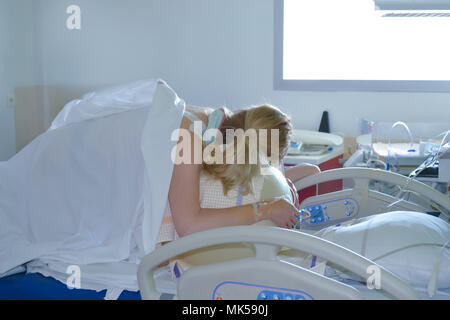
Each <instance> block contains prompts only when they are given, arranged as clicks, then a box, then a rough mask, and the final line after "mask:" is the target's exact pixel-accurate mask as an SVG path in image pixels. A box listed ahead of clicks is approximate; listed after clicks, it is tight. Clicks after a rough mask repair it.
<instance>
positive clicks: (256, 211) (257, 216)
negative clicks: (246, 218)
mask: <svg viewBox="0 0 450 320" xmlns="http://www.w3.org/2000/svg"><path fill="white" fill-rule="evenodd" d="M267 204H269V202H268V201H264V202H257V203H253V204H252V207H253V212H254V217H255V221H259V220H260V218H261V215H262V214H261V212H259V208H260V207H262V206H265V205H267Z"/></svg>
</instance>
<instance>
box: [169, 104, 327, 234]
mask: <svg viewBox="0 0 450 320" xmlns="http://www.w3.org/2000/svg"><path fill="white" fill-rule="evenodd" d="M222 110H223V111H222V112H223V119H222V121H220V124H219V126H218V128H217V129H218V131H219V132H220V133H219V135H221V136H222V137H223V139H225V136H226V132H225V131H226V130H227V129H233V130H237V129H242V130H244V131H245V130H248V129H255V130H257V131H259V130H260V129H266V130H268V131H270V130H271V129H276V130H278V132H279V143H278V145H279V150H270V147H269V148H268V150H266V151H268V152H266V154H271V151H273V152H277V153H278V154H279V158H280V160H281V159H282V158H283V157H284V155H285V154H286V151H287V148H288V146H289V143H290V141H289V135H290V132H291V124H290V120H289V118H288V117H287V116H286V115H285V114H284V113H282V112H281V111H280V110H279V109H277V108H276V107H273V106H270V105H262V106H259V107H251V108H248V109H244V110H239V111H236V112H231V111H229V110H227V109H222ZM217 113H218V110H212V109H209V108H208V109H202V108H196V107H187V110H186V113H185V116H184V117H183V120H182V123H181V128H182V129H185V130H188V129H189V128H192V124H193V120H195V119H198V121H202V122H203V124H204V125H205V126H206V127H208V122H209V121H211V119H212V117H213V116H214V115H216V114H217ZM219 114H220V112H219ZM186 115H187V116H186ZM192 115H194V117H193V116H192ZM188 132H189V134H190V137H189V138H190V140H191V141H196V142H197V143H200V144H201V142H200V141H199V140H201V137H199V136H198V135H196V134H195V133H194V132H192V130H189V131H188ZM269 138H270V137H269ZM181 141H182V139H180V142H181ZM180 142H179V143H180ZM222 143H225V141H224V140H223V141H222ZM267 145H269V146H270V139H269V141H267ZM246 146H247V148H246V151H247V153H248V152H249V148H248V145H246ZM191 154H194V147H192V153H191ZM246 160H247V161H246V163H245V164H235V163H234V164H233V163H232V164H215V163H213V164H206V163H205V162H203V163H202V164H194V163H193V162H194V161H191V163H180V164H175V165H174V169H173V174H172V180H171V184H170V190H169V202H170V209H171V214H172V217H173V222H174V225H175V229H176V231H177V233H178V235H179V236H184V235H187V234H190V233H193V232H198V231H202V230H206V229H211V228H217V227H224V226H234V225H250V224H254V223H255V222H258V221H260V220H271V221H272V222H273V223H274V224H275V225H277V226H279V227H284V228H291V227H292V226H293V224H295V223H296V221H297V215H298V209H297V208H298V206H299V203H298V198H297V191H296V190H295V187H294V185H293V183H292V182H291V180H294V181H296V180H299V179H301V178H303V177H306V176H309V175H312V174H315V173H317V172H319V171H320V169H319V168H318V167H317V166H313V165H301V166H296V167H293V168H290V169H288V170H286V172H285V176H286V180H287V182H288V183H289V185H290V188H291V190H292V196H293V199H294V201H293V203H291V202H289V201H288V200H286V199H280V200H276V201H270V202H261V203H260V205H258V206H255V205H252V204H246V205H241V206H233V207H228V208H203V207H201V206H200V201H199V190H200V176H201V173H202V172H207V173H209V175H210V176H211V177H212V178H215V179H217V180H220V182H221V183H222V185H223V190H224V193H225V194H226V193H227V191H229V190H231V189H235V188H238V187H240V188H243V193H244V194H248V193H250V192H252V191H251V184H252V179H253V178H255V177H256V176H257V175H258V174H259V171H260V169H261V168H260V166H261V162H259V163H258V164H253V165H252V164H249V163H248V157H247V158H246ZM280 163H281V166H280V167H279V168H278V169H279V170H280V171H282V172H283V173H284V168H283V164H282V162H280ZM187 185H188V186H192V187H190V188H185V186H187Z"/></svg>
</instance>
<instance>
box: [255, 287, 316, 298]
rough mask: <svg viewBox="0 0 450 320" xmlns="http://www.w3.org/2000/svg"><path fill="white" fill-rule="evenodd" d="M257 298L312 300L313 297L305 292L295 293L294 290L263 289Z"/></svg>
mask: <svg viewBox="0 0 450 320" xmlns="http://www.w3.org/2000/svg"><path fill="white" fill-rule="evenodd" d="M256 299H257V300H311V297H309V296H307V295H305V294H303V293H300V294H299V293H294V292H292V291H288V292H286V291H285V290H284V291H283V290H281V289H280V290H277V291H274V290H262V291H261V292H260V293H259V294H258V297H257V298H256Z"/></svg>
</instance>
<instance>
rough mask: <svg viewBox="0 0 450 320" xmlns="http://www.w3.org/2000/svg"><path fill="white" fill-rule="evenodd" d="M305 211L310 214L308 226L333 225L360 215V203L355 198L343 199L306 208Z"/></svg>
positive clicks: (305, 222)
mask: <svg viewBox="0 0 450 320" xmlns="http://www.w3.org/2000/svg"><path fill="white" fill-rule="evenodd" d="M304 210H306V211H308V212H309V213H310V215H311V216H310V218H309V221H308V220H305V221H304V222H303V223H304V224H306V225H311V226H316V225H321V224H325V223H326V224H333V223H334V222H340V221H343V220H348V219H351V218H355V217H356V216H357V215H358V203H357V202H356V200H355V199H353V198H342V199H337V200H332V201H326V202H321V203H316V204H313V205H309V206H306V207H305V208H304Z"/></svg>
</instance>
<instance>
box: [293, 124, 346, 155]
mask: <svg viewBox="0 0 450 320" xmlns="http://www.w3.org/2000/svg"><path fill="white" fill-rule="evenodd" d="M342 144H343V138H342V137H340V136H338V135H334V134H330V133H324V132H316V131H310V130H298V129H294V130H292V135H291V145H290V148H289V150H288V154H289V155H297V156H320V155H324V154H326V153H329V152H330V151H332V150H333V148H335V147H340V146H342Z"/></svg>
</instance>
